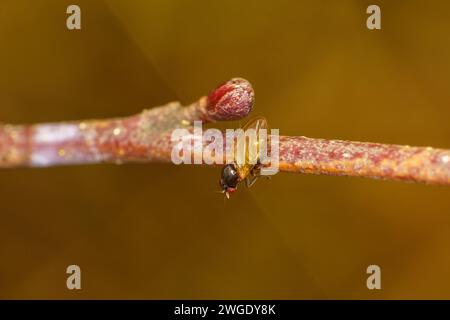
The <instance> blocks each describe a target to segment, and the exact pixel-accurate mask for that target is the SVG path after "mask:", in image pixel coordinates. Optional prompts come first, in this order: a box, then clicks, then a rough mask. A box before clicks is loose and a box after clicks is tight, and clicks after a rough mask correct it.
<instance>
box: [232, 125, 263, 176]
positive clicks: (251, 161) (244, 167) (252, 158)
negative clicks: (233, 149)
mask: <svg viewBox="0 0 450 320" xmlns="http://www.w3.org/2000/svg"><path fill="white" fill-rule="evenodd" d="M241 129H242V130H243V131H244V132H246V131H247V130H248V129H253V130H255V133H256V141H253V143H255V144H256V145H254V146H250V145H249V143H250V142H251V141H249V140H250V139H248V140H247V139H246V143H245V163H236V168H237V170H238V173H239V175H240V176H241V178H243V177H246V176H247V175H248V174H249V173H250V171H251V169H252V168H253V167H254V166H255V164H256V163H257V161H258V159H259V130H260V129H267V120H266V119H265V118H263V117H257V118H253V119H251V120H249V121H248V122H247V123H246V124H245V125H244V126H243V127H242V128H241ZM250 147H256V149H254V150H253V152H250V151H249V148H250ZM255 151H256V152H255Z"/></svg>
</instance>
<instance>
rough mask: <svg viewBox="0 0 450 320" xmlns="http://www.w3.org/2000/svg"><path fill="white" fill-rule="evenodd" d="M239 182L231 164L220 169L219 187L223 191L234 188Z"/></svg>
mask: <svg viewBox="0 0 450 320" xmlns="http://www.w3.org/2000/svg"><path fill="white" fill-rule="evenodd" d="M238 182H239V175H238V173H237V171H236V168H235V167H234V165H232V164H227V165H226V166H224V167H223V169H222V177H221V179H220V186H221V187H222V189H223V190H227V189H230V188H232V189H234V188H236V186H237V184H238Z"/></svg>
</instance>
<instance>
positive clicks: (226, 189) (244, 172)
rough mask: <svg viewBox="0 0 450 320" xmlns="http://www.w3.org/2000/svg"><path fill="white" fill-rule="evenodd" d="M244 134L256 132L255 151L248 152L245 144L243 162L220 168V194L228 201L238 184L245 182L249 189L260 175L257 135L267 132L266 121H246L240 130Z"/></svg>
mask: <svg viewBox="0 0 450 320" xmlns="http://www.w3.org/2000/svg"><path fill="white" fill-rule="evenodd" d="M241 129H242V130H243V131H244V132H246V131H247V130H248V129H254V130H255V132H256V141H255V142H254V143H255V144H256V151H257V152H253V153H252V152H250V151H249V143H248V144H247V143H246V144H245V151H244V152H245V155H244V158H245V160H244V161H241V162H242V163H241V164H239V163H238V162H237V161H236V159H235V161H234V162H233V163H230V164H227V165H225V166H224V167H223V168H222V174H221V178H220V187H221V188H222V193H225V196H226V197H227V198H228V199H229V198H230V194H231V193H233V192H235V191H236V190H237V186H238V184H239V183H240V182H242V181H244V180H245V184H246V185H247V187H248V188H250V187H251V186H252V185H253V184H254V183H255V182H256V180H257V179H258V178H259V177H260V175H261V162H260V157H259V154H260V146H259V140H260V139H259V134H260V131H259V130H260V129H266V130H267V120H266V119H265V118H262V117H258V118H254V119H251V120H250V121H248V122H247V123H246V124H245V125H244V126H243V127H242V128H241Z"/></svg>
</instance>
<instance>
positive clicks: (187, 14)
mask: <svg viewBox="0 0 450 320" xmlns="http://www.w3.org/2000/svg"><path fill="white" fill-rule="evenodd" d="M70 4H78V5H79V6H80V7H81V10H82V30H81V31H69V30H67V29H66V25H65V21H66V17H67V14H66V8H67V6H68V5H70ZM370 4H378V5H379V6H380V7H381V10H382V30H381V31H369V30H368V29H367V28H366V26H365V21H366V18H367V16H368V15H367V14H366V13H365V11H366V8H367V6H368V5H370ZM448 30H450V2H448V1H444V0H442V1H424V0H423V1H413V0H409V1H401V0H398V1H356V0H354V1H350V0H346V1H317V0H314V1H313V0H309V1H292V0H291V1H261V0H259V1H256V0H255V1H252V0H250V1H238V0H228V1H203V0H202V1H199V0H196V1H181V0H180V1H173V0H166V1H148V0H131V1H120V0H107V1H106V0H105V1H101V0H77V1H62V0H54V1H50V0H39V1H31V0H2V4H1V6H0V48H1V50H0V119H1V121H2V122H6V123H33V122H50V121H61V120H75V119H88V118H104V117H116V116H125V115H131V114H134V113H137V112H139V111H141V110H142V109H143V108H149V107H152V106H157V105H161V104H165V103H166V102H169V101H173V100H180V101H181V102H183V103H189V102H192V101H194V100H196V99H197V98H198V97H199V96H201V95H204V94H206V93H207V92H208V91H209V90H210V89H212V88H213V87H214V86H215V85H217V84H218V83H221V82H223V81H226V80H228V79H229V78H232V77H235V76H239V77H244V78H246V79H248V80H249V81H250V82H251V83H252V84H253V86H254V89H255V92H256V103H255V108H254V111H253V115H263V116H265V117H267V119H268V121H269V124H270V126H271V127H273V128H280V130H281V134H285V135H306V136H311V137H318V138H319V137H320V138H336V139H350V140H360V141H374V142H383V143H396V144H410V145H419V146H428V145H432V146H435V147H441V148H450V126H449V116H450V109H449V107H450V38H449V37H450V36H449V33H448ZM227 125H228V126H229V127H236V126H238V125H239V123H237V122H233V123H229V124H227ZM219 171H220V169H219V168H212V167H211V168H209V167H199V166H173V165H168V164H128V165H122V166H116V165H109V164H108V165H105V164H104V165H91V166H80V167H60V168H48V169H12V170H2V171H0V215H1V216H0V217H1V223H0V298H8V299H9V298H31V299H35V298H43V299H46V298H64V299H65V298H75V299H79V298H124V299H131V298H137V299H188V298H189V299H196V298H202V299H204V298H210V299H222V298H223V299H226V298H237V299H240V298H256V299H259V298H274V299H278V298H286V299H303V298H326V299H328V298H343V299H349V298H358V299H378V298H387V299H400V298H450V272H449V270H450V188H448V187H439V186H426V185H421V184H408V183H401V182H389V181H377V180H370V179H362V178H347V177H328V176H310V175H295V174H279V175H277V176H275V177H274V178H273V179H271V180H270V181H261V182H258V183H257V184H256V185H255V186H254V187H252V188H251V189H248V190H247V189H246V188H241V189H240V190H239V192H238V193H237V194H235V195H234V196H233V197H232V199H231V200H230V201H226V202H224V201H223V199H222V196H221V195H219V194H217V193H215V191H216V190H218V178H219ZM70 264H77V265H79V266H80V267H81V270H82V290H80V291H76V290H74V291H69V290H67V289H66V277H67V275H66V273H65V270H66V267H67V266H68V265H70ZM370 264H377V265H379V266H380V267H381V271H382V290H380V291H369V290H368V289H367V288H366V278H367V274H366V268H367V266H368V265H370Z"/></svg>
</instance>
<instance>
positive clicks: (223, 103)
mask: <svg viewBox="0 0 450 320" xmlns="http://www.w3.org/2000/svg"><path fill="white" fill-rule="evenodd" d="M253 101H254V93H253V89H252V87H251V85H250V83H248V82H247V81H246V80H244V79H239V78H236V79H232V80H230V81H228V82H227V83H225V84H223V85H221V86H219V87H218V88H216V89H215V90H213V91H212V92H211V93H210V95H209V96H208V97H202V98H200V99H199V100H198V101H197V102H195V103H193V104H191V105H189V106H187V107H183V106H181V104H180V103H178V102H173V103H169V104H167V105H165V106H162V107H157V108H153V109H150V110H144V111H143V112H142V113H140V114H138V115H134V116H131V117H127V118H118V119H106V120H89V121H81V122H60V123H50V124H35V125H3V126H0V168H2V167H20V166H25V167H40V166H55V165H70V164H88V163H100V162H116V163H123V162H131V161H146V162H152V161H162V162H170V161H171V152H172V146H173V143H172V142H171V140H170V136H171V133H172V131H173V130H174V129H176V128H185V129H188V131H189V134H193V127H192V123H193V122H194V121H195V120H202V121H204V122H211V121H227V120H236V119H241V118H243V117H245V116H247V115H248V114H249V113H250V111H251V109H252V106H253ZM224 141H225V139H224ZM279 141H280V153H279V156H280V167H279V168H280V171H284V172H301V173H314V174H329V175H347V176H361V177H372V178H380V179H395V180H405V181H415V182H424V183H433V184H444V185H450V150H443V149H434V148H430V147H410V146H399V145H387V144H377V143H363V142H351V141H340V140H324V139H311V138H306V137H286V136H280V138H279Z"/></svg>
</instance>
